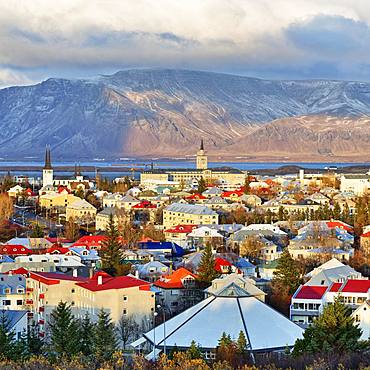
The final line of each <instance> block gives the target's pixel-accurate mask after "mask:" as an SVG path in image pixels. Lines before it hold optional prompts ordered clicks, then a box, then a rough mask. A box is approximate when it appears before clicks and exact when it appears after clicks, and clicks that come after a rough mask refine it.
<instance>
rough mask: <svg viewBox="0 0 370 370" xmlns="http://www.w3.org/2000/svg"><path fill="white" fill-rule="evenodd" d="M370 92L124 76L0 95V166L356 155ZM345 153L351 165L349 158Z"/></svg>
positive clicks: (331, 84) (221, 78)
mask: <svg viewBox="0 0 370 370" xmlns="http://www.w3.org/2000/svg"><path fill="white" fill-rule="evenodd" d="M367 116H370V83H363V82H345V81H326V80H312V81H268V80H261V79H256V78H249V77H243V76H234V75H228V74H219V73H211V72H200V71H188V70H168V69H164V70H163V69H154V70H146V69H142V70H127V71H121V72H117V73H115V74H113V75H109V76H99V77H96V78H92V79H74V80H68V79H56V78H52V79H48V80H46V81H44V82H41V83H39V84H36V85H33V86H24V87H23V86H22V87H10V88H6V89H2V90H0V156H2V157H4V156H9V157H12V158H14V157H18V158H23V157H24V156H39V157H40V155H42V153H43V151H44V148H45V145H46V144H51V146H52V150H53V155H54V156H61V157H63V158H66V159H68V158H70V159H76V158H93V157H105V158H113V157H117V156H137V157H138V156H178V155H186V154H189V155H190V154H193V153H194V151H195V150H196V148H197V147H198V145H199V140H200V138H201V137H202V138H204V140H205V143H206V149H207V150H208V152H209V153H210V154H212V153H213V154H215V155H217V154H218V155H222V156H223V157H224V156H229V157H231V156H235V155H236V156H243V155H246V156H251V157H253V158H257V159H258V158H260V157H261V158H262V157H266V158H267V157H269V156H272V157H273V158H278V157H279V158H285V157H286V156H288V157H290V156H292V155H293V154H295V153H296V154H297V155H293V156H294V157H297V158H298V157H299V158H301V159H304V157H303V156H311V157H315V158H316V157H320V158H323V159H325V158H334V157H343V158H344V157H346V158H347V157H348V158H350V157H351V158H352V156H353V155H357V154H358V152H357V150H366V151H365V152H366V153H370V150H369V149H366V146H369V145H368V144H369V137H368V135H367V132H368V129H367V126H368V120H367V119H366V117H367ZM347 152H348V155H347Z"/></svg>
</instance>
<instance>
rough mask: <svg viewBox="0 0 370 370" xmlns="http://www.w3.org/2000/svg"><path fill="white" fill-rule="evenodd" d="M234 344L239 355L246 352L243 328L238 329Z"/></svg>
mask: <svg viewBox="0 0 370 370" xmlns="http://www.w3.org/2000/svg"><path fill="white" fill-rule="evenodd" d="M236 344H237V345H238V351H239V353H240V354H241V355H245V354H246V352H247V338H246V337H245V334H244V331H243V330H240V332H239V336H238V340H237V342H236Z"/></svg>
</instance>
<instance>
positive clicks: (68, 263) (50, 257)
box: [15, 254, 84, 272]
mask: <svg viewBox="0 0 370 370" xmlns="http://www.w3.org/2000/svg"><path fill="white" fill-rule="evenodd" d="M29 262H34V263H35V262H36V263H41V264H43V263H45V264H49V263H53V264H54V265H55V268H56V269H57V270H59V271H62V272H66V271H68V270H74V269H77V268H79V267H84V264H83V263H82V262H81V258H80V257H78V256H67V255H60V254H31V255H29V256H18V257H16V258H15V263H17V264H19V265H24V266H27V264H28V263H29Z"/></svg>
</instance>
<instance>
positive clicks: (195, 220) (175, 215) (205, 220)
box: [163, 203, 218, 229]
mask: <svg viewBox="0 0 370 370" xmlns="http://www.w3.org/2000/svg"><path fill="white" fill-rule="evenodd" d="M202 224H203V225H217V224H218V214H217V212H215V211H213V210H212V209H211V208H209V207H206V206H202V205H198V204H197V205H194V204H184V203H173V204H170V205H169V206H167V207H166V208H165V209H164V210H163V226H164V228H165V229H169V228H170V227H173V226H176V225H202Z"/></svg>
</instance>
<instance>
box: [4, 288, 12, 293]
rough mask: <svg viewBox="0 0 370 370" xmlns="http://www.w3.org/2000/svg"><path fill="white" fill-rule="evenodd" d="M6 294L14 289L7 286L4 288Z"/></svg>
mask: <svg viewBox="0 0 370 370" xmlns="http://www.w3.org/2000/svg"><path fill="white" fill-rule="evenodd" d="M4 292H5V294H10V293H11V292H12V290H11V289H10V288H5V289H4Z"/></svg>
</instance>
